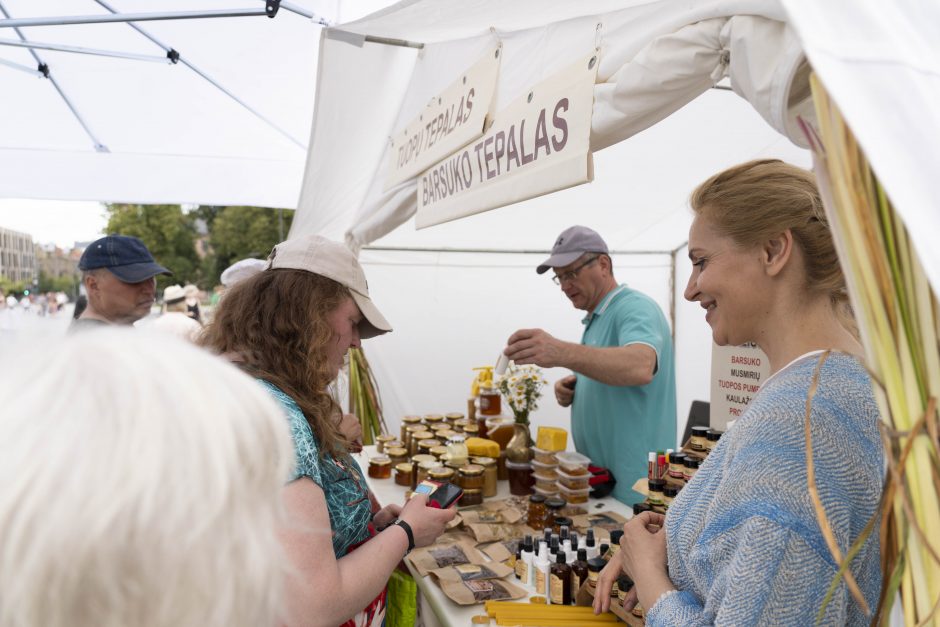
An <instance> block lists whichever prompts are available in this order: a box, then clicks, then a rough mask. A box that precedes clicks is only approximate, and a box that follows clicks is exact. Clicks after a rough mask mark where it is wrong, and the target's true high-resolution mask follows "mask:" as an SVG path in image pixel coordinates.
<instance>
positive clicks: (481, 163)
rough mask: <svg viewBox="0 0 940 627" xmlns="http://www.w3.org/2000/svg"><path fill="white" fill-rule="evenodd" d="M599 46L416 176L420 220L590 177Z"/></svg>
mask: <svg viewBox="0 0 940 627" xmlns="http://www.w3.org/2000/svg"><path fill="white" fill-rule="evenodd" d="M597 62H598V57H597V53H591V54H590V55H587V56H585V57H584V58H582V59H581V60H579V61H577V62H575V63H573V64H572V65H570V66H569V67H567V68H565V69H563V70H562V71H560V72H558V73H557V74H554V75H552V76H551V77H549V78H547V79H546V80H544V81H542V82H540V83H539V84H537V85H535V86H534V87H532V88H531V89H530V90H528V91H526V92H525V93H523V94H522V95H521V96H520V97H519V98H517V99H516V100H515V101H514V102H513V103H512V104H510V105H509V106H508V107H506V108H505V109H503V110H501V111H499V112H497V113H496V115H495V118H494V120H493V125H492V126H491V127H490V128H489V129H488V130H487V131H486V133H485V134H484V135H483V136H482V137H480V138H479V139H477V140H475V141H472V142H471V143H469V144H467V145H466V146H464V147H463V148H461V149H460V150H458V151H457V152H455V153H454V154H452V155H450V156H448V157H446V158H444V159H442V160H441V161H440V162H438V163H436V164H434V165H433V166H432V167H431V168H429V169H428V170H426V171H425V172H422V173H421V174H420V175H419V176H418V190H417V192H418V213H417V217H416V224H417V227H418V228H419V229H420V228H424V227H427V226H431V225H434V224H440V223H442V222H447V221H449V220H455V219H457V218H462V217H464V216H468V215H472V214H475V213H480V212H482V211H486V210H488V209H494V208H496V207H502V206H504V205H509V204H512V203H515V202H519V201H520V200H526V199H528V198H534V197H536V196H541V195H542V194H547V193H549V192H554V191H558V190H561V189H565V188H567V187H572V186H574V185H580V184H581V183H587V182H588V181H591V180H592V179H593V178H594V164H593V160H592V157H591V150H590V139H591V114H592V112H593V107H594V81H595V77H596V75H597Z"/></svg>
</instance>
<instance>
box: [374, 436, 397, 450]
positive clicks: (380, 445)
mask: <svg viewBox="0 0 940 627" xmlns="http://www.w3.org/2000/svg"><path fill="white" fill-rule="evenodd" d="M397 439H398V437H397V436H394V435H389V434H388V433H383V434H381V435H377V436H375V450H376V451H378V452H379V453H384V452H385V447H386V446H387V444H388V443H389V442H394V441H396V440H397Z"/></svg>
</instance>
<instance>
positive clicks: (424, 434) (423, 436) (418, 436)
mask: <svg viewBox="0 0 940 627" xmlns="http://www.w3.org/2000/svg"><path fill="white" fill-rule="evenodd" d="M433 439H434V433H433V432H432V431H425V430H424V426H423V425H422V426H421V430H420V431H412V432H411V442H410V443H409V444H408V450H409V451H410V452H411V454H412V455H419V454H423V453H421V451H419V450H418V445H419V444H420V442H421V440H433Z"/></svg>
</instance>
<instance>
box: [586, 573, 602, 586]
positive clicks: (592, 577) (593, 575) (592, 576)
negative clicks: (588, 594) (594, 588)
mask: <svg viewBox="0 0 940 627" xmlns="http://www.w3.org/2000/svg"><path fill="white" fill-rule="evenodd" d="M598 575H600V573H599V572H597V571H595V570H589V571H588V581H589V582H591V583H593V584H594V585H597V577H598Z"/></svg>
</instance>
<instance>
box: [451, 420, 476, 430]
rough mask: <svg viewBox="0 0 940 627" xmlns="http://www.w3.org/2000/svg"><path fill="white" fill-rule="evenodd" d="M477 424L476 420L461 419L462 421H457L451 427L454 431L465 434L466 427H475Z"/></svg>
mask: <svg viewBox="0 0 940 627" xmlns="http://www.w3.org/2000/svg"><path fill="white" fill-rule="evenodd" d="M475 424H476V421H475V420H467V419H466V418H461V419H460V420H457V421H455V422H454V423H453V424H452V425H451V428H452V429H453V430H454V431H457V432H458V433H463V429H464V427H466V426H467V425H475Z"/></svg>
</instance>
